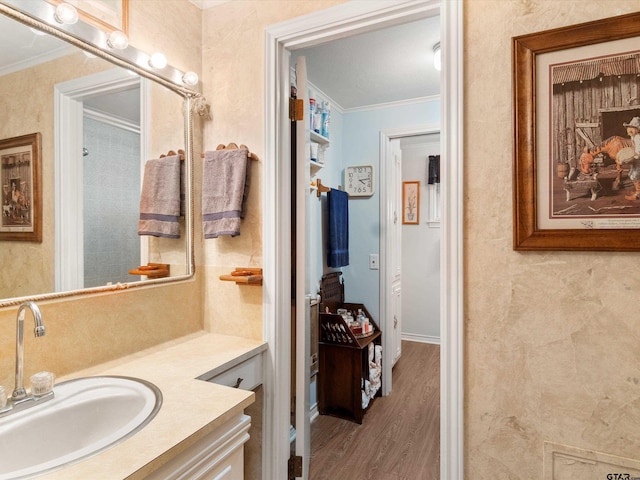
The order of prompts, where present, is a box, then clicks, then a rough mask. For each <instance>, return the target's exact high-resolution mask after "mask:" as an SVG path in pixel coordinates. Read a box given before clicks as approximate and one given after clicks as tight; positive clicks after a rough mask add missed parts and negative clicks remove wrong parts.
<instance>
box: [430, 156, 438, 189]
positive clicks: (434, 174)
mask: <svg viewBox="0 0 640 480" xmlns="http://www.w3.org/2000/svg"><path fill="white" fill-rule="evenodd" d="M434 183H440V155H429V185H433V184H434Z"/></svg>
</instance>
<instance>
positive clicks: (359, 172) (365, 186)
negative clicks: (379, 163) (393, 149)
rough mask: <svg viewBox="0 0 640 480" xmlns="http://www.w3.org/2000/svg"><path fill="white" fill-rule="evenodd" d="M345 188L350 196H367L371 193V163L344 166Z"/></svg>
mask: <svg viewBox="0 0 640 480" xmlns="http://www.w3.org/2000/svg"><path fill="white" fill-rule="evenodd" d="M344 176H345V182H346V184H347V187H346V190H347V193H348V194H349V196H352V197H369V196H371V195H373V165H358V166H352V167H346V168H345V172H344Z"/></svg>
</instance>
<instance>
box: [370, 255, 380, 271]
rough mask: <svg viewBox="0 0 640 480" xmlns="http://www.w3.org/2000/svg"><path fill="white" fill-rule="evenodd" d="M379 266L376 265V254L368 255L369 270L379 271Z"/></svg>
mask: <svg viewBox="0 0 640 480" xmlns="http://www.w3.org/2000/svg"><path fill="white" fill-rule="evenodd" d="M379 269H380V266H379V263H378V254H377V253H370V254H369V270H379Z"/></svg>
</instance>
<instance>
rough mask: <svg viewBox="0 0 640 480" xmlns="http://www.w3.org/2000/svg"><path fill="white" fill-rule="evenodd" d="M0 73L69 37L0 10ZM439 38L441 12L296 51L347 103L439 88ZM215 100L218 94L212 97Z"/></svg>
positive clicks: (54, 51)
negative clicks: (40, 32) (36, 28)
mask: <svg viewBox="0 0 640 480" xmlns="http://www.w3.org/2000/svg"><path fill="white" fill-rule="evenodd" d="M0 36H1V37H2V40H1V42H2V48H0V74H6V73H9V72H10V71H12V70H16V69H20V68H26V67H27V66H29V65H28V64H25V63H24V62H25V60H26V59H31V60H30V61H31V62H32V64H35V63H38V62H39V61H44V60H51V59H53V58H55V57H56V56H60V55H65V54H68V53H69V51H68V50H67V48H68V47H65V45H66V44H65V43H64V42H62V41H60V40H57V39H55V38H53V37H51V36H50V35H45V36H37V35H34V34H33V33H32V32H31V31H30V29H29V28H27V27H26V26H24V25H22V24H19V23H18V22H15V21H13V20H10V19H9V18H7V17H5V16H3V15H0ZM439 40H440V18H439V17H432V18H427V19H423V20H418V21H414V22H410V23H406V24H403V25H398V26H394V27H388V28H385V29H381V30H376V31H372V32H367V33H363V34H359V35H354V36H350V37H347V38H343V39H340V40H334V41H331V42H328V43H325V44H322V45H319V46H315V47H310V48H305V49H302V50H297V51H295V52H293V57H294V61H295V57H296V56H298V55H304V56H305V57H306V59H307V71H308V77H309V80H310V81H311V82H312V83H313V84H314V85H315V86H316V87H317V88H319V89H320V90H321V91H322V92H324V93H325V94H326V95H328V96H329V97H330V98H331V99H333V100H334V102H335V103H337V105H338V106H339V107H341V108H343V109H349V108H358V107H363V106H369V105H378V104H383V103H388V102H397V101H402V100H410V99H415V98H420V97H428V96H434V95H439V94H440V72H438V71H436V70H435V68H434V67H433V46H434V45H435V44H436V43H437V42H439ZM213 100H214V101H215V99H213Z"/></svg>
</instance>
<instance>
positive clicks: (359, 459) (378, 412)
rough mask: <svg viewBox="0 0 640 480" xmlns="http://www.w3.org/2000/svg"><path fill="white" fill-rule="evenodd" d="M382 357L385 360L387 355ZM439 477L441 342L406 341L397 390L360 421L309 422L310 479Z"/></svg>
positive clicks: (397, 367) (397, 369)
mask: <svg viewBox="0 0 640 480" xmlns="http://www.w3.org/2000/svg"><path fill="white" fill-rule="evenodd" d="M383 361H384V359H383ZM336 478H342V479H345V480H346V479H349V480H357V479H375V480H415V479H418V478H419V479H421V480H437V479H439V478H440V347H439V346H438V345H430V344H423V343H416V342H406V341H403V342H402V356H401V357H400V359H399V360H398V362H397V363H396V365H395V367H394V369H393V391H392V392H391V395H389V396H388V397H381V398H378V399H377V400H376V402H375V403H374V404H373V405H372V406H371V408H370V410H369V411H368V412H367V415H366V416H365V418H364V422H363V424H362V425H358V424H356V423H353V422H350V421H347V420H342V419H339V418H335V417H331V416H320V417H318V419H317V420H316V421H315V422H314V423H313V424H312V426H311V469H310V479H311V480H325V479H326V480H329V479H331V480H333V479H336Z"/></svg>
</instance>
